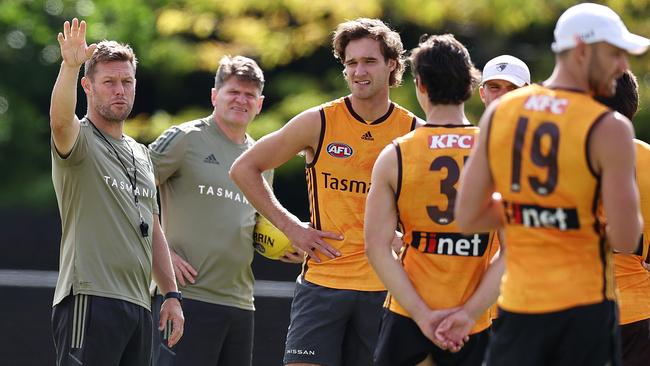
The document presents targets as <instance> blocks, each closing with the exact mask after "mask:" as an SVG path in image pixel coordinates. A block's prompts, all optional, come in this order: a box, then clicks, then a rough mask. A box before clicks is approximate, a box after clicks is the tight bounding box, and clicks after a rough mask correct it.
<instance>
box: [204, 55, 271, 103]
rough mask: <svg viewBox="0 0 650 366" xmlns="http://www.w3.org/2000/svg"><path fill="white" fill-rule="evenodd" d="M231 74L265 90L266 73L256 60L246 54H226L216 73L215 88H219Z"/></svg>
mask: <svg viewBox="0 0 650 366" xmlns="http://www.w3.org/2000/svg"><path fill="white" fill-rule="evenodd" d="M231 76H235V77H236V78H237V79H238V80H242V81H249V82H251V83H255V85H257V87H258V88H259V90H260V94H261V93H262V90H264V73H263V72H262V69H261V68H260V67H259V65H257V62H255V60H253V59H250V58H248V57H244V56H234V57H233V56H230V55H227V56H224V57H222V58H221V60H220V61H219V67H218V68H217V73H216V74H215V75H214V88H215V89H217V90H219V89H220V88H221V87H222V86H223V85H224V84H225V83H226V82H227V81H228V79H230V77H231Z"/></svg>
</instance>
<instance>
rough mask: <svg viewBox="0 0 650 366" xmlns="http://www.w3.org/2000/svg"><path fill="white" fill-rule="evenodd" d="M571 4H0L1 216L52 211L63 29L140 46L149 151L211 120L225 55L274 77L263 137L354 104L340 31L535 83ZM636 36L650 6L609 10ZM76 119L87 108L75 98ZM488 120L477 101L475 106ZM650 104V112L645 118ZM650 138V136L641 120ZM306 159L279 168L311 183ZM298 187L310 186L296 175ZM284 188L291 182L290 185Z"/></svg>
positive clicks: (648, 25)
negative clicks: (52, 117) (172, 133)
mask: <svg viewBox="0 0 650 366" xmlns="http://www.w3.org/2000/svg"><path fill="white" fill-rule="evenodd" d="M573 3H574V1H570V0H551V1H542V0H437V1H421V0H355V1H349V0H310V1H309V2H308V3H305V2H304V1H302V0H228V1H214V0H148V1H143V0H132V1H115V0H3V1H2V2H0V68H1V69H2V70H3V75H2V76H0V169H1V171H2V172H3V173H2V175H0V207H10V206H18V205H30V206H49V207H52V206H53V202H54V198H53V197H54V196H53V189H52V186H51V181H50V156H49V127H48V109H49V98H50V92H51V88H52V85H53V84H54V80H55V78H56V74H57V71H58V64H59V62H60V55H59V46H58V43H57V41H56V34H57V33H58V32H60V31H61V29H62V24H63V21H64V20H67V19H71V18H72V17H79V18H83V19H85V20H87V22H88V24H89V28H88V37H89V40H90V41H92V42H96V41H99V40H102V39H105V38H110V39H116V40H119V41H122V42H127V43H129V44H131V45H132V46H133V47H134V49H135V50H136V52H137V54H138V58H139V61H140V63H139V67H138V96H137V98H136V105H135V108H134V112H133V118H132V120H131V121H130V122H129V123H128V124H127V132H128V133H129V134H131V135H133V136H134V137H136V138H138V139H139V140H140V141H142V142H144V143H146V142H150V141H152V140H153V139H154V138H156V137H157V136H158V135H159V134H160V133H161V132H162V131H164V130H165V129H166V128H168V127H169V126H171V125H173V124H178V123H182V122H184V121H187V120H192V119H196V118H200V117H203V116H206V115H208V114H210V113H211V105H210V101H209V95H210V88H211V87H212V84H213V76H214V72H215V70H216V67H217V64H218V61H219V59H220V58H221V57H222V56H223V55H226V54H244V55H247V56H249V57H253V58H255V59H256V60H258V61H259V63H260V65H261V66H262V68H263V69H264V70H265V74H266V79H267V83H266V88H265V91H264V94H265V96H266V99H265V102H264V108H263V113H262V114H261V115H260V116H258V118H257V119H256V120H255V121H254V122H253V124H252V125H251V127H250V133H251V134H252V135H253V136H254V137H255V138H259V137H261V136H263V135H265V134H267V133H270V132H272V131H274V130H276V129H278V128H280V127H281V126H282V125H283V124H284V123H286V122H287V121H288V120H290V119H291V118H292V117H293V116H295V115H296V114H297V113H299V112H301V111H303V110H305V109H307V108H310V107H313V106H316V105H318V104H320V103H322V102H325V101H327V100H331V99H333V98H336V97H339V96H342V95H345V94H346V93H347V87H346V85H345V81H344V79H343V77H342V75H341V65H340V64H339V63H338V62H337V61H336V60H335V59H334V58H333V57H332V54H331V51H330V41H331V40H330V37H331V34H332V31H333V30H334V28H335V27H336V25H337V24H338V23H340V22H341V21H344V20H347V19H353V18H356V17H360V16H365V17H380V18H382V19H384V20H385V21H387V22H388V23H389V24H390V25H391V26H392V27H393V28H395V29H396V30H398V31H399V32H400V34H401V35H402V38H403V41H404V44H405V47H406V48H407V49H411V48H413V47H415V46H416V45H417V41H418V38H419V37H420V35H421V34H423V33H429V34H433V33H446V32H451V33H454V34H456V36H457V38H458V39H460V40H461V41H462V42H464V43H465V44H466V45H467V46H468V48H469V50H470V53H471V54H472V57H473V59H474V62H475V64H476V65H477V66H479V67H482V66H483V64H484V63H485V62H486V61H487V60H488V59H490V58H492V57H494V56H496V55H499V54H503V53H509V54H512V55H515V56H517V57H520V58H522V59H523V60H525V61H526V62H527V63H528V65H529V66H530V67H531V70H532V72H533V79H534V80H536V81H539V80H543V79H544V78H545V77H546V76H547V75H549V74H550V73H551V71H552V65H553V55H552V54H551V52H550V49H549V45H550V43H551V41H552V30H553V26H554V22H555V20H556V19H557V17H558V15H559V14H560V13H561V12H562V11H563V10H564V9H565V8H567V7H568V6H570V5H572V4H573ZM605 3H607V4H608V5H609V6H611V7H612V8H614V9H615V10H616V11H617V12H619V13H620V14H621V15H622V17H623V19H624V21H625V22H626V24H627V25H628V27H629V28H630V29H631V30H633V31H634V32H637V33H640V34H645V35H650V22H648V21H647V19H648V17H650V6H649V3H650V0H610V1H606V2H605ZM631 67H632V70H633V71H635V72H636V73H637V75H638V77H639V80H640V84H641V97H642V100H641V105H642V110H641V111H640V113H639V117H638V118H637V120H638V121H647V120H649V119H650V112H649V111H648V110H647V105H649V103H648V102H650V90H649V89H650V76H649V75H650V74H646V72H647V70H649V69H650V60H649V58H648V57H647V56H643V57H641V58H634V59H632V60H631ZM411 79H412V76H411V75H410V74H409V72H408V71H407V74H406V75H405V77H404V85H403V86H401V87H398V88H394V89H392V90H391V96H392V99H393V100H394V101H396V102H397V103H399V104H401V105H403V106H405V107H406V108H408V109H410V110H412V111H413V112H415V113H416V114H418V115H420V116H422V112H421V110H420V108H419V106H418V104H417V101H416V99H415V94H414V90H413V83H412V80H411ZM78 100H79V105H78V108H77V114H78V115H83V113H84V112H85V96H84V95H83V93H82V92H81V91H79V93H78ZM466 107H467V114H468V118H469V119H470V120H472V121H478V119H479V117H480V115H481V113H482V110H483V105H482V103H481V102H480V100H479V98H478V95H474V96H473V97H472V99H471V100H470V101H468V103H467V104H466ZM643 107H645V108H643ZM636 127H637V134H638V135H639V136H640V137H641V138H643V139H646V140H647V139H650V126H648V125H647V124H643V123H640V122H639V123H638V124H637V126H636ZM303 167H304V160H303V159H301V158H295V159H293V160H292V161H291V162H290V163H288V164H286V165H285V166H283V167H282V168H281V169H279V170H278V172H277V175H278V176H279V177H280V178H281V180H283V179H284V178H282V177H288V178H287V179H300V180H304V178H302V177H303V173H302V169H303ZM298 177H299V178H298ZM283 181H285V182H286V180H283Z"/></svg>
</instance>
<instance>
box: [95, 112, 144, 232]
mask: <svg viewBox="0 0 650 366" xmlns="http://www.w3.org/2000/svg"><path fill="white" fill-rule="evenodd" d="M86 119H87V120H88V122H89V123H90V125H91V126H93V128H94V129H95V131H97V132H98V133H99V136H101V137H102V139H103V140H104V142H105V143H106V144H107V145H108V146H110V147H111V149H112V150H113V152H114V153H115V156H116V157H117V160H118V161H119V162H120V164H121V165H122V168H124V174H126V178H127V179H128V180H129V183H130V184H131V193H132V194H133V202H134V203H135V208H136V209H137V210H138V216H140V233H141V234H142V237H143V238H146V237H147V236H149V225H148V224H147V223H146V222H144V219H143V218H142V213H140V201H139V200H138V195H137V194H135V189H136V184H137V183H138V167H137V166H136V165H135V153H134V152H133V148H132V147H131V145H129V143H128V142H126V145H127V146H128V147H129V150H130V151H131V161H132V162H133V180H131V176H130V175H129V170H128V169H127V167H126V164H124V162H123V161H122V158H121V157H120V154H118V152H117V149H116V148H115V146H113V144H112V143H111V142H110V141H109V140H108V139H107V138H106V136H104V134H103V133H102V131H101V130H100V129H99V128H97V126H95V124H94V123H93V121H91V120H90V118H88V116H86Z"/></svg>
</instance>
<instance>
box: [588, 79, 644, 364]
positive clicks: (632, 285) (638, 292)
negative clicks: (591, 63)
mask: <svg viewBox="0 0 650 366" xmlns="http://www.w3.org/2000/svg"><path fill="white" fill-rule="evenodd" d="M596 100H598V101H599V102H601V103H603V104H605V105H606V106H608V107H610V108H612V109H613V110H615V111H617V112H619V113H621V114H622V115H624V116H625V117H627V118H629V119H630V120H632V118H634V115H635V114H636V112H637V110H638V107H639V85H638V83H637V81H636V77H635V76H634V74H633V73H632V71H630V70H628V71H626V72H625V73H624V74H623V76H621V77H620V78H618V79H617V80H616V94H615V95H614V96H612V97H596ZM634 146H635V147H636V181H637V184H638V185H639V195H640V199H641V213H642V214H643V234H642V235H641V242H640V243H639V248H638V249H637V250H636V252H635V253H632V254H624V253H615V255H614V264H615V265H616V268H615V273H616V286H617V287H618V292H619V297H618V304H619V309H620V319H619V324H620V325H621V346H622V354H623V366H644V365H647V364H648V362H650V272H648V271H647V270H646V268H647V267H648V265H647V263H648V262H650V248H649V247H650V170H648V169H646V168H645V167H648V166H650V145H648V144H647V143H645V142H643V141H641V140H637V139H635V140H634Z"/></svg>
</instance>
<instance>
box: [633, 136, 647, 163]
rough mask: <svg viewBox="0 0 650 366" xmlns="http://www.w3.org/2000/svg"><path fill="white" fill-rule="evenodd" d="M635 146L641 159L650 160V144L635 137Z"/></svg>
mask: <svg viewBox="0 0 650 366" xmlns="http://www.w3.org/2000/svg"><path fill="white" fill-rule="evenodd" d="M634 146H635V148H636V154H637V157H638V158H639V159H643V160H644V161H650V144H648V143H647V142H645V141H643V140H639V139H634Z"/></svg>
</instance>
